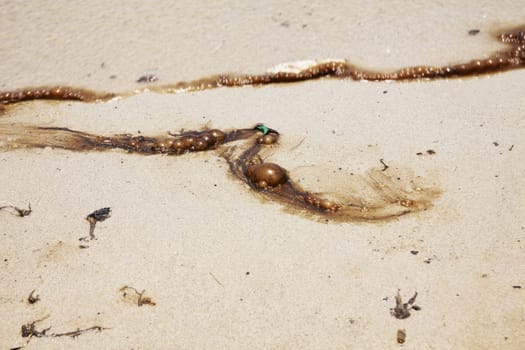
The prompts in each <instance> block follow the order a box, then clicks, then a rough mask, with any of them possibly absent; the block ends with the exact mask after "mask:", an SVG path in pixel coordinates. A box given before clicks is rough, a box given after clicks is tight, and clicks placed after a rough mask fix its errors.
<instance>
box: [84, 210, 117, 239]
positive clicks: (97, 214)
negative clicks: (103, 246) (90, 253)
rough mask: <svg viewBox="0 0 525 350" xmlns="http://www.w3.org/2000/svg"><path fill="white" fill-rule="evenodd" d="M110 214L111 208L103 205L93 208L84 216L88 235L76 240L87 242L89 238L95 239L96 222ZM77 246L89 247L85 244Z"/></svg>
mask: <svg viewBox="0 0 525 350" xmlns="http://www.w3.org/2000/svg"><path fill="white" fill-rule="evenodd" d="M110 216H111V208H109V207H105V208H101V209H98V210H95V211H94V212H92V213H91V214H89V215H88V216H87V217H86V220H87V221H88V222H89V236H86V237H80V238H79V239H78V240H79V241H81V242H89V241H90V240H93V239H96V237H95V226H96V224H97V222H99V221H104V220H106V219H107V218H109V217H110ZM79 248H81V249H85V248H89V245H87V244H82V243H81V244H80V245H79Z"/></svg>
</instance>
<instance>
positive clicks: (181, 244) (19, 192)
mask: <svg viewBox="0 0 525 350" xmlns="http://www.w3.org/2000/svg"><path fill="white" fill-rule="evenodd" d="M0 17H1V18H2V20H1V21H0V33H1V35H2V50H1V51H0V62H1V65H0V76H1V77H2V79H1V82H0V90H10V89H14V88H19V87H25V86H36V85H43V84H44V85H45V84H70V85H75V86H83V87H87V88H96V89H101V90H108V91H127V90H130V89H136V88H138V87H139V84H137V83H135V80H136V79H137V78H138V77H139V76H141V75H143V74H147V73H154V74H156V75H158V76H159V78H160V82H162V83H171V82H176V81H180V80H185V79H195V78H200V77H203V76H206V75H209V74H212V73H222V72H239V73H240V72H243V73H250V72H262V71H264V70H265V69H267V68H269V67H271V66H273V65H275V64H278V63H281V62H287V61H294V60H299V59H315V58H331V57H336V58H348V59H351V60H353V61H355V62H357V63H359V64H362V65H366V66H367V67H371V68H378V69H388V68H398V67H402V66H405V65H416V64H446V63H450V62H458V61H462V60H465V59H470V58H474V57H483V55H486V54H488V53H490V52H492V51H494V50H495V49H499V48H500V47H501V45H500V44H498V43H497V42H495V40H494V39H493V38H492V36H491V34H490V31H491V30H493V29H495V28H496V29H497V28H501V27H502V26H507V25H511V26H512V25H516V24H523V21H524V19H525V8H524V7H523V6H522V4H519V2H518V1H499V2H497V3H495V2H492V1H469V2H463V3H462V4H458V3H457V2H452V1H451V2H444V3H440V4H437V3H436V4H427V3H426V2H425V4H423V3H420V2H413V3H408V2H405V1H394V2H392V1H378V2H375V3H374V4H373V5H372V4H370V5H368V4H365V3H364V2H354V3H353V4H352V3H345V4H342V3H339V2H331V3H326V4H324V3H323V4H320V3H319V4H314V3H312V2H297V1H296V2H294V3H293V4H288V5H283V4H280V3H279V2H277V1H266V2H261V3H260V4H255V3H249V4H248V3H245V2H241V1H239V2H220V3H219V2H217V3H215V4H211V2H210V3H209V4H204V3H201V4H200V5H199V4H196V3H194V2H190V1H187V2H183V1H179V2H177V3H176V4H175V5H172V4H171V2H169V1H154V2H138V1H137V2H134V1H128V2H121V3H120V4H114V5H108V4H107V2H103V1H96V2H78V3H77V4H74V5H73V4H71V2H66V1H54V2H51V1H49V2H44V1H40V2H38V5H36V3H35V4H34V5H28V4H26V3H23V2H14V1H13V2H9V1H4V2H3V3H2V4H1V5H0ZM520 21H521V22H520ZM475 28H477V29H480V30H481V32H480V33H479V34H478V35H476V36H469V35H468V34H467V32H468V30H470V29H475ZM523 81H525V71H523V70H520V71H512V72H508V73H504V74H498V75H493V76H485V77H479V78H473V79H466V80H444V81H434V82H420V83H417V82H416V83H394V82H390V83H388V82H384V83H364V82H355V81H337V80H321V81H312V82H306V83H302V84H292V85H284V86H268V87H261V88H252V87H246V88H234V89H227V88H223V89H217V90H210V91H204V92H198V93H187V94H178V95H161V94H154V93H144V94H139V95H136V96H134V97H130V98H127V99H121V100H116V101H110V102H107V103H102V104H82V103H64V104H56V103H44V102H31V103H26V104H23V105H20V106H19V107H17V108H15V110H14V111H13V112H10V113H8V114H7V115H4V116H2V123H19V122H28V123H33V124H37V125H46V126H62V127H70V128H74V129H79V130H84V131H89V132H94V133H105V134H109V133H126V132H130V133H135V132H137V130H140V131H141V132H142V133H143V134H159V133H163V132H166V131H167V130H179V129H181V128H186V129H193V128H199V127H202V126H203V125H206V124H207V125H210V126H213V127H217V128H236V127H249V126H252V125H254V124H255V123H257V122H261V121H263V122H265V123H266V124H267V125H269V126H271V127H273V128H275V129H277V130H279V131H280V132H281V134H282V142H281V145H280V146H279V148H277V149H276V150H275V152H274V153H273V154H271V155H270V157H269V158H268V160H271V161H275V162H278V163H279V164H281V165H283V166H285V167H286V168H287V169H289V170H290V171H291V174H292V175H293V176H294V177H295V178H298V179H300V180H301V183H302V185H304V187H306V188H311V189H313V190H315V191H319V192H336V193H337V192H338V191H340V189H338V188H337V186H335V185H334V184H343V183H344V182H345V178H348V177H349V176H351V175H350V174H351V173H354V174H364V173H365V172H366V171H367V170H368V169H370V168H380V167H381V164H380V163H379V159H384V160H385V161H386V162H387V163H388V164H389V165H390V167H391V169H390V170H389V171H396V170H397V169H400V170H402V169H408V170H411V171H412V172H414V173H415V174H416V175H420V176H422V178H424V179H426V180H427V181H429V182H431V183H432V184H434V185H435V186H438V187H439V188H440V189H441V190H442V195H441V197H440V198H439V199H438V200H437V201H436V202H435V205H434V207H433V208H432V209H431V210H428V211H426V212H423V213H419V214H415V215H408V216H404V217H402V218H400V219H399V220H395V221H392V222H387V223H360V224H357V223H332V222H328V223H323V222H317V221H313V220H309V219H307V218H304V217H303V216H300V215H293V214H290V213H288V212H286V211H283V208H282V206H281V205H280V204H275V203H268V202H267V201H266V202H265V201H261V200H260V198H258V197H257V196H255V195H254V194H253V193H252V191H251V190H249V188H248V187H247V186H246V185H244V184H242V183H241V182H240V181H238V180H235V179H233V178H232V177H231V176H230V175H229V174H228V165H227V164H226V162H225V161H224V160H223V159H222V158H220V157H217V156H216V155H214V154H208V153H203V154H190V155H185V156H180V157H170V156H163V155H158V156H147V157H145V156H140V155H130V154H127V153H125V152H119V151H112V152H105V153H74V152H69V151H64V150H58V149H50V148H47V149H43V150H35V149H32V150H15V151H8V152H3V153H0V183H2V186H1V187H0V201H3V203H5V202H11V203H13V204H14V205H17V206H20V207H23V206H26V205H27V204H28V203H31V206H32V208H33V212H32V213H31V215H29V216H27V217H23V218H21V217H17V216H15V215H11V214H10V213H8V212H6V211H0V235H1V236H0V242H1V244H0V259H1V260H0V281H1V288H0V314H1V315H2V319H1V320H0V348H2V349H6V348H11V347H16V346H22V345H24V344H26V342H27V338H22V337H21V334H20V329H21V325H23V324H26V323H28V322H31V321H34V320H38V319H41V318H44V317H47V318H46V319H45V320H43V321H41V322H39V323H37V324H36V327H37V329H39V330H41V329H44V328H47V327H52V328H51V330H50V331H49V332H50V333H51V332H54V333H61V332H67V331H73V330H76V329H77V328H88V327H91V326H102V327H107V328H108V329H107V330H103V331H101V332H90V333H88V334H82V335H80V336H79V337H77V338H69V337H59V338H51V337H44V338H32V339H31V341H30V342H29V344H27V346H26V347H25V349H72V348H74V349H93V348H105V349H152V348H153V349H160V348H162V349H173V348H180V349H204V348H205V349H269V348H271V349H343V348H344V349H383V348H384V349H395V348H399V347H403V348H407V349H452V348H454V349H494V348H501V349H523V348H524V347H525V294H524V293H525V258H524V244H525V215H524V213H525V190H524V188H525V180H524V179H525V163H524V160H525V141H524V140H525V138H524V135H525V134H524V131H525V121H524V118H523V116H524V111H525V99H523ZM160 82H159V83H160ZM4 141H5V140H4ZM0 142H2V140H1V139H0ZM301 142H302V143H301ZM297 145H299V146H297ZM296 146H297V147H296ZM427 149H432V150H435V151H436V154H434V155H428V154H423V155H422V156H418V155H416V153H418V152H425V151H426V150H427ZM339 194H340V193H339ZM343 194H344V193H343ZM106 206H109V207H111V208H112V210H113V211H112V216H111V217H110V218H109V219H108V220H106V221H103V222H100V223H98V224H97V226H96V231H95V234H96V236H97V239H96V240H94V241H91V242H90V243H89V248H88V249H80V248H79V247H78V245H79V241H78V239H79V237H82V236H86V235H87V233H88V230H89V224H88V223H87V221H86V220H84V218H85V217H86V215H87V214H89V213H90V212H91V211H93V210H95V209H98V208H101V207H106ZM411 251H414V252H415V251H417V252H418V253H417V254H415V253H411ZM125 285H128V286H132V287H135V288H136V289H137V290H139V291H142V290H143V289H145V290H146V292H145V295H147V296H149V297H151V298H152V300H153V301H154V302H155V303H156V305H154V306H152V305H143V306H141V307H138V306H137V305H136V304H134V303H133V300H132V298H131V299H130V297H129V296H128V298H123V297H122V294H123V293H122V292H120V291H119V289H120V288H121V287H123V286H125ZM518 286H521V289H520V288H517V287H518ZM33 289H34V290H36V293H37V294H38V295H39V296H40V300H39V301H38V302H36V303H35V304H32V305H29V304H28V303H27V297H28V295H29V293H30V292H31V291H32V290H33ZM398 289H400V290H401V295H402V296H403V298H404V299H407V298H409V297H410V296H412V294H413V293H414V292H415V291H417V292H418V293H419V295H418V297H417V300H416V304H417V305H419V306H420V307H421V310H420V311H413V312H412V315H411V316H410V317H409V318H407V319H404V320H398V319H396V318H394V317H393V316H391V315H390V308H392V307H393V306H394V305H395V301H394V296H395V295H396V292H397V290H398ZM131 294H133V293H131ZM398 329H404V330H406V334H407V336H406V343H405V344H404V345H402V346H401V345H398V344H397V342H396V333H397V331H398Z"/></svg>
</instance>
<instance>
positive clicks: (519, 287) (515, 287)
mask: <svg viewBox="0 0 525 350" xmlns="http://www.w3.org/2000/svg"><path fill="white" fill-rule="evenodd" d="M512 288H514V289H521V286H520V285H516V286H512Z"/></svg>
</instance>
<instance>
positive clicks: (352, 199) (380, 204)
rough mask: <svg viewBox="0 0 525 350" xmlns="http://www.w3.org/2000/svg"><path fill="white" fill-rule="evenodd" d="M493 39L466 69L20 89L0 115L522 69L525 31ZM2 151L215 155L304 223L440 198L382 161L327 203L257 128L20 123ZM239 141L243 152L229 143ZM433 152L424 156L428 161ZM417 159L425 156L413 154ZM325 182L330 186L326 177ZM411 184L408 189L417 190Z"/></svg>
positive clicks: (392, 213)
mask: <svg viewBox="0 0 525 350" xmlns="http://www.w3.org/2000/svg"><path fill="white" fill-rule="evenodd" d="M496 37H497V38H498V39H499V40H500V41H501V42H503V43H505V44H507V49H506V50H503V51H499V52H496V53H494V54H492V55H490V56H489V58H483V59H474V60H470V61H469V62H466V63H460V64H450V65H444V66H438V67H434V66H414V67H406V68H403V69H400V70H397V71H393V72H376V71H371V70H368V69H363V68H359V67H357V66H355V65H353V64H351V63H350V62H349V61H347V60H340V61H328V62H322V63H318V64H315V65H312V66H310V67H308V68H305V69H302V70H299V71H295V72H289V71H276V72H272V73H265V74H258V75H232V74H221V75H216V76H212V77H208V78H203V79H198V80H194V81H190V82H179V83H175V84H170V85H163V86H149V87H147V88H144V89H142V90H140V89H139V90H136V91H132V92H125V93H121V94H117V93H111V92H97V91H92V90H87V89H80V88H74V87H66V86H54V87H37V88H25V89H19V90H15V91H6V92H0V115H2V114H5V113H6V112H7V111H8V108H7V107H8V105H9V107H15V106H16V105H17V103H19V102H23V101H30V100H37V99H47V100H56V101H69V100H76V101H81V102H102V101H108V100H110V99H112V98H115V97H119V98H123V97H128V96H132V95H135V94H137V93H141V92H143V91H145V90H146V89H148V90H149V91H154V92H158V93H180V92H185V91H200V90H206V89H213V88H219V87H237V86H246V85H252V86H260V85H270V84H280V83H291V82H300V81H306V80H314V79H319V78H336V79H353V80H370V81H384V80H395V81H417V80H421V79H427V80H431V79H441V78H458V77H472V76H478V75H482V74H488V73H499V72H504V71H508V70H512V69H521V68H523V67H524V66H525V29H524V28H523V27H521V28H517V29H513V30H509V31H500V33H499V34H497V35H496ZM0 135H1V136H3V140H2V142H0V151H1V150H11V149H17V148H43V147H54V148H62V149H67V150H71V151H104V150H110V149H121V150H125V151H127V152H130V153H138V154H145V155H147V154H168V155H182V154H185V153H190V152H206V151H214V152H216V154H217V155H219V156H221V157H223V158H224V159H225V160H226V161H227V162H228V164H229V167H230V170H231V173H232V174H233V175H234V176H235V177H236V178H237V179H239V180H241V181H242V182H244V183H245V184H246V185H247V186H248V187H249V188H250V189H251V190H253V192H256V193H259V194H260V195H261V198H264V199H265V200H272V201H277V202H280V203H281V204H283V205H284V206H285V208H286V210H289V211H291V212H293V213H295V214H301V215H304V216H307V217H309V218H317V219H322V220H325V221H327V220H334V221H360V220H362V221H374V220H388V219H392V218H396V217H399V216H401V215H404V214H407V213H413V212H418V211H423V210H427V209H428V208H430V207H431V206H432V202H433V200H434V199H435V198H437V197H438V196H439V194H440V191H439V190H438V189H436V188H433V187H428V188H424V187H420V186H416V185H414V186H412V187H411V188H407V187H406V186H404V185H401V183H400V182H398V180H399V179H400V177H399V176H397V174H396V172H395V170H394V169H391V168H390V167H389V166H388V165H387V164H386V163H385V162H384V160H380V161H381V163H382V165H383V169H382V170H378V171H376V170H372V171H370V172H369V173H368V174H366V175H364V176H352V177H351V178H350V179H349V180H348V181H346V184H347V185H348V186H354V188H360V191H357V192H352V191H346V192H344V193H345V195H344V196H342V198H336V199H331V198H327V196H321V195H317V194H316V193H314V192H310V191H306V190H304V189H302V188H301V186H299V185H298V183H297V181H295V180H294V179H293V178H292V177H291V176H290V173H289V172H288V171H287V170H286V169H285V168H283V167H282V166H281V165H279V164H275V163H270V162H265V161H264V160H263V158H262V157H261V156H260V152H261V151H263V150H264V149H265V148H267V147H270V146H272V145H275V144H277V143H278V140H279V137H280V135H279V133H278V132H277V131H276V130H272V129H269V128H267V127H266V126H264V125H258V126H256V127H255V128H247V129H234V130H225V131H223V130H218V129H203V130H199V131H187V132H181V133H179V134H171V135H161V136H143V135H137V136H134V135H130V134H121V135H109V136H105V135H95V134H90V133H86V132H82V131H76V130H71V129H67V128H60V127H38V126H28V125H21V124H18V125H17V124H0ZM237 141H244V142H242V145H241V146H238V145H235V146H229V147H228V146H227V144H229V143H232V142H236V143H237ZM434 153H435V152H434V151H433V150H428V151H427V154H429V155H432V154H434ZM419 154H422V153H418V155H419ZM323 180H325V181H328V180H330V179H327V178H323ZM415 180H417V179H415V178H413V179H411V180H410V181H409V182H410V183H413V184H415Z"/></svg>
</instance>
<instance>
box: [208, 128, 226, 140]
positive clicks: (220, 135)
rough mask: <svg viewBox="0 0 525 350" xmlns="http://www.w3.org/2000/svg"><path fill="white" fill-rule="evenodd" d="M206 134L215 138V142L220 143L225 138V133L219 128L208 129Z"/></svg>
mask: <svg viewBox="0 0 525 350" xmlns="http://www.w3.org/2000/svg"><path fill="white" fill-rule="evenodd" d="M208 134H210V135H211V136H212V137H214V138H215V140H216V143H221V142H222V141H224V139H225V138H226V134H225V133H223V132H222V131H220V130H219V129H212V130H210V131H208Z"/></svg>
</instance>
